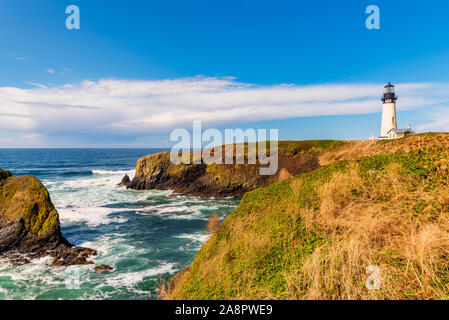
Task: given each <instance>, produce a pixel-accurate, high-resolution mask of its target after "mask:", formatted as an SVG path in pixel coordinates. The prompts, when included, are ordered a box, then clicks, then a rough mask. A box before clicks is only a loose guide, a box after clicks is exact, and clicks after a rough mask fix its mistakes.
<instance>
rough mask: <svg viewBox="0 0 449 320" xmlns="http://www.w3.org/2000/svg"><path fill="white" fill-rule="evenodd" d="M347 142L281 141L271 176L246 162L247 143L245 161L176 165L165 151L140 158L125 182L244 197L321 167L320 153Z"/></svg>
mask: <svg viewBox="0 0 449 320" xmlns="http://www.w3.org/2000/svg"><path fill="white" fill-rule="evenodd" d="M344 143H345V142H342V141H324V140H323V141H283V142H280V143H279V147H278V154H279V157H278V171H277V173H276V174H275V175H271V176H266V175H260V172H259V169H260V168H261V167H263V165H261V164H259V163H258V164H251V165H249V164H247V158H248V150H247V146H246V147H245V159H244V161H245V164H204V163H202V164H188V165H186V164H173V163H172V162H171V161H170V153H168V152H162V153H157V154H152V155H148V156H145V157H143V158H141V159H139V160H138V161H137V165H136V175H135V177H134V178H133V179H132V181H131V182H129V183H125V185H126V186H127V187H128V188H131V189H137V190H148V189H160V190H174V191H175V192H176V193H179V194H184V195H195V196H200V197H212V196H213V197H229V196H235V197H241V196H243V195H244V194H245V193H246V192H248V191H251V190H254V189H256V188H259V187H264V186H268V185H270V184H272V183H274V182H277V181H281V180H283V179H286V178H288V177H291V176H295V175H297V174H300V173H303V172H308V171H310V170H313V169H316V168H318V167H319V166H320V163H319V157H320V155H322V154H323V153H325V152H328V151H329V150H332V149H334V148H336V147H338V146H340V145H343V144H344ZM234 150H235V145H234ZM223 154H225V151H224V149H223ZM234 154H235V152H234ZM223 162H224V161H223ZM234 163H236V161H235V156H234ZM265 166H266V165H265Z"/></svg>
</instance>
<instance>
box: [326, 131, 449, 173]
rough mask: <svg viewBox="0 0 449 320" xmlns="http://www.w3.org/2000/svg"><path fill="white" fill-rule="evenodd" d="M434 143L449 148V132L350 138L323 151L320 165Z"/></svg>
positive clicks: (427, 145) (417, 147) (408, 149)
mask: <svg viewBox="0 0 449 320" xmlns="http://www.w3.org/2000/svg"><path fill="white" fill-rule="evenodd" d="M433 145H440V146H445V147H447V148H449V133H434V134H432V133H430V134H429V133H426V134H418V135H412V136H408V137H405V138H402V139H396V140H384V141H376V140H349V141H346V143H345V144H342V145H341V146H339V147H337V148H335V149H332V150H330V151H329V152H326V153H323V154H322V155H321V156H320V165H322V166H325V165H328V164H331V163H333V162H335V161H340V160H354V159H358V158H360V157H366V156H372V155H376V154H384V153H389V152H395V151H398V150H401V151H410V150H417V149H421V148H425V147H429V146H433Z"/></svg>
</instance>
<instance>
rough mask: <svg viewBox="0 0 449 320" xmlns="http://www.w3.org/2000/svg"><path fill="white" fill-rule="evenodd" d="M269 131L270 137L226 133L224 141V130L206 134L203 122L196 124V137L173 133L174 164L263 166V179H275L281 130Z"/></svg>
mask: <svg viewBox="0 0 449 320" xmlns="http://www.w3.org/2000/svg"><path fill="white" fill-rule="evenodd" d="M269 131H270V134H269V137H268V136H267V130H266V129H258V130H257V131H256V130H255V129H246V130H245V131H243V130H242V129H225V130H224V132H225V135H224V139H223V135H222V133H221V131H220V130H218V129H213V128H210V129H207V130H204V132H203V131H202V128H201V121H193V130H192V133H193V135H191V134H190V132H189V131H188V130H186V129H175V130H173V131H172V132H171V134H170V141H171V142H177V143H176V144H175V145H174V146H173V147H172V149H171V152H170V160H171V162H173V163H174V164H181V163H183V164H191V163H193V164H200V163H206V164H212V163H214V164H223V163H224V164H245V163H246V164H260V165H261V167H260V168H259V173H260V175H274V174H276V172H277V171H278V130H277V129H270V130H269ZM203 143H206V144H207V145H203ZM223 145H224V147H223ZM223 149H224V156H223ZM245 149H246V153H245ZM234 150H235V154H234Z"/></svg>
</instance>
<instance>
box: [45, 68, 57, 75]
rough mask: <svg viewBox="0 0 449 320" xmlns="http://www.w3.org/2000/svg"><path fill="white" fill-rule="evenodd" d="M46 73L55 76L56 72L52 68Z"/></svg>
mask: <svg viewBox="0 0 449 320" xmlns="http://www.w3.org/2000/svg"><path fill="white" fill-rule="evenodd" d="M45 72H47V73H49V74H55V70H53V69H52V68H50V69H47V70H46V71H45Z"/></svg>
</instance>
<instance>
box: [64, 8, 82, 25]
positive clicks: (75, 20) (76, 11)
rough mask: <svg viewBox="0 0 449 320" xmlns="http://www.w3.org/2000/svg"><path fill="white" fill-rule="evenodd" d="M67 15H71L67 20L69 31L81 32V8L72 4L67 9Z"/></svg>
mask: <svg viewBox="0 0 449 320" xmlns="http://www.w3.org/2000/svg"><path fill="white" fill-rule="evenodd" d="M65 13H66V14H68V15H69V16H68V17H67V19H66V20H65V27H66V28H67V30H79V29H80V23H81V17H80V8H79V7H78V6H76V5H74V4H72V5H70V6H68V7H67V8H66V9H65Z"/></svg>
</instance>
